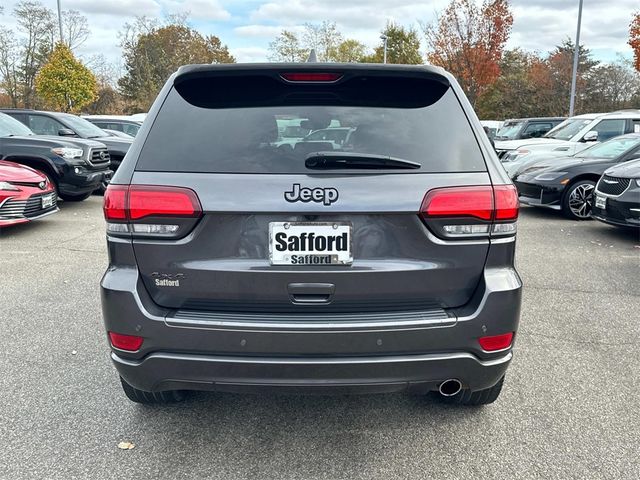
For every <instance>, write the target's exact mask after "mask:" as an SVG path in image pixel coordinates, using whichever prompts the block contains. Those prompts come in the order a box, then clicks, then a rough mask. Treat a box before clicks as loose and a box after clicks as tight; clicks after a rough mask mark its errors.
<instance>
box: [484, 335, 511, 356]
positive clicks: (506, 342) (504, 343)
mask: <svg viewBox="0 0 640 480" xmlns="http://www.w3.org/2000/svg"><path fill="white" fill-rule="evenodd" d="M512 341H513V332H510V333H505V334H502V335H494V336H491V337H480V338H479V339H478V343H479V344H480V347H482V349H483V350H485V351H487V352H494V351H496V350H504V349H505V348H508V347H510V346H511V342H512Z"/></svg>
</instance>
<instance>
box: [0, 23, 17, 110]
mask: <svg viewBox="0 0 640 480" xmlns="http://www.w3.org/2000/svg"><path fill="white" fill-rule="evenodd" d="M19 64H20V55H19V46H18V42H17V40H16V38H15V35H14V33H13V31H12V30H4V29H0V89H2V90H4V92H5V93H6V95H7V97H8V98H9V102H10V106H11V107H13V108H16V107H18V105H19V101H20V95H21V88H20V80H19V78H18V77H19V73H18V70H19V68H20V67H19Z"/></svg>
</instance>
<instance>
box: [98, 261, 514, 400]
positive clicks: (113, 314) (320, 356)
mask: <svg viewBox="0 0 640 480" xmlns="http://www.w3.org/2000/svg"><path fill="white" fill-rule="evenodd" d="M521 289H522V283H521V281H520V277H519V276H518V274H517V273H516V271H515V270H514V269H513V268H509V267H500V268H491V269H485V271H484V276H483V281H482V282H481V285H479V286H478V289H477V290H476V293H475V294H474V295H473V297H472V298H471V300H470V301H469V302H468V303H467V305H465V306H464V307H461V308H458V309H451V310H440V311H439V312H437V311H436V312H434V311H430V312H405V313H402V312H393V313H378V314H371V313H363V314H349V315H343V316H341V315H336V314H331V313H328V314H325V315H319V314H318V315H311V314H309V315H304V316H302V315H301V316H299V318H290V317H287V316H283V315H276V314H272V315H258V314H247V315H242V314H232V313H220V312H218V313H213V312H211V313H207V312H197V314H196V313H195V312H192V314H191V315H187V314H186V313H185V312H182V313H181V312H176V311H175V310H168V309H163V308H161V307H158V306H157V305H156V304H155V303H154V302H153V301H152V300H151V298H150V297H149V295H148V293H147V292H146V290H145V288H144V286H143V284H142V281H141V279H140V277H139V275H138V271H137V270H136V269H135V268H115V267H112V268H110V269H109V270H108V271H107V273H106V274H105V276H104V277H103V280H102V288H101V295H102V309H103V318H104V321H105V326H106V329H107V331H114V332H117V333H123V334H129V335H139V336H142V337H144V343H143V345H142V347H141V349H140V350H139V351H137V352H133V353H131V352H123V351H119V350H117V349H113V348H112V360H113V362H114V364H115V366H116V369H117V370H118V372H119V374H120V375H121V376H122V377H123V378H124V380H125V381H127V383H129V384H130V385H132V386H134V387H136V388H138V389H141V390H145V391H161V390H172V389H193V390H227V391H228V390H233V391H235V390H247V389H248V390H255V389H262V388H276V389H278V390H280V391H287V390H291V389H293V390H296V391H298V390H300V389H304V390H307V391H319V390H322V391H324V390H331V391H337V392H345V391H346V392H380V391H399V390H406V389H413V390H416V389H417V390H422V391H424V390H434V389H436V388H437V386H438V384H439V383H440V382H442V381H443V380H446V379H449V378H456V379H458V380H460V381H461V382H462V383H463V385H464V386H465V387H467V388H470V389H472V390H479V389H483V388H488V387H490V386H492V385H494V384H495V383H496V382H497V381H498V380H499V379H500V378H501V377H502V375H503V374H504V372H505V370H506V368H507V366H508V364H509V362H510V360H511V357H512V353H511V348H509V349H507V350H504V351H500V352H486V351H484V350H482V349H481V348H480V346H479V343H478V338H479V337H481V336H485V335H498V334H502V333H507V332H515V331H517V327H518V321H519V316H520V303H521Z"/></svg>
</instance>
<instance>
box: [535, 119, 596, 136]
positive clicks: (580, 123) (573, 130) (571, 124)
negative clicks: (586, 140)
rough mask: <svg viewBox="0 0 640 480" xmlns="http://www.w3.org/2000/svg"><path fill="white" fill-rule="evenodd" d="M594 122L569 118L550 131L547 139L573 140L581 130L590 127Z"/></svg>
mask: <svg viewBox="0 0 640 480" xmlns="http://www.w3.org/2000/svg"><path fill="white" fill-rule="evenodd" d="M592 121H593V120H589V119H586V118H585V119H583V118H569V119H567V120H565V121H564V122H562V123H560V124H559V125H558V126H556V127H555V128H554V129H552V130H550V131H549V132H548V133H547V134H546V135H545V137H547V138H555V139H556V140H571V139H572V138H573V136H574V135H576V134H577V133H578V132H579V131H580V130H582V129H583V128H584V127H586V126H587V125H589V124H590V123H591V122H592Z"/></svg>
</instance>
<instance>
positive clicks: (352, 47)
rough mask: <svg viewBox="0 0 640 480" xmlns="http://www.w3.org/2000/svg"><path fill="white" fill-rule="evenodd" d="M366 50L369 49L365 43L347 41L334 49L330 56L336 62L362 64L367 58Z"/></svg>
mask: <svg viewBox="0 0 640 480" xmlns="http://www.w3.org/2000/svg"><path fill="white" fill-rule="evenodd" d="M366 49H367V47H366V46H365V45H364V44H363V43H361V42H359V41H357V40H353V39H347V40H344V41H342V42H341V43H340V44H339V45H338V46H336V47H334V48H333V50H332V51H331V52H330V54H329V56H330V58H331V59H332V60H333V61H334V62H343V63H353V62H361V61H362V59H363V58H364V57H365V51H366Z"/></svg>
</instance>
